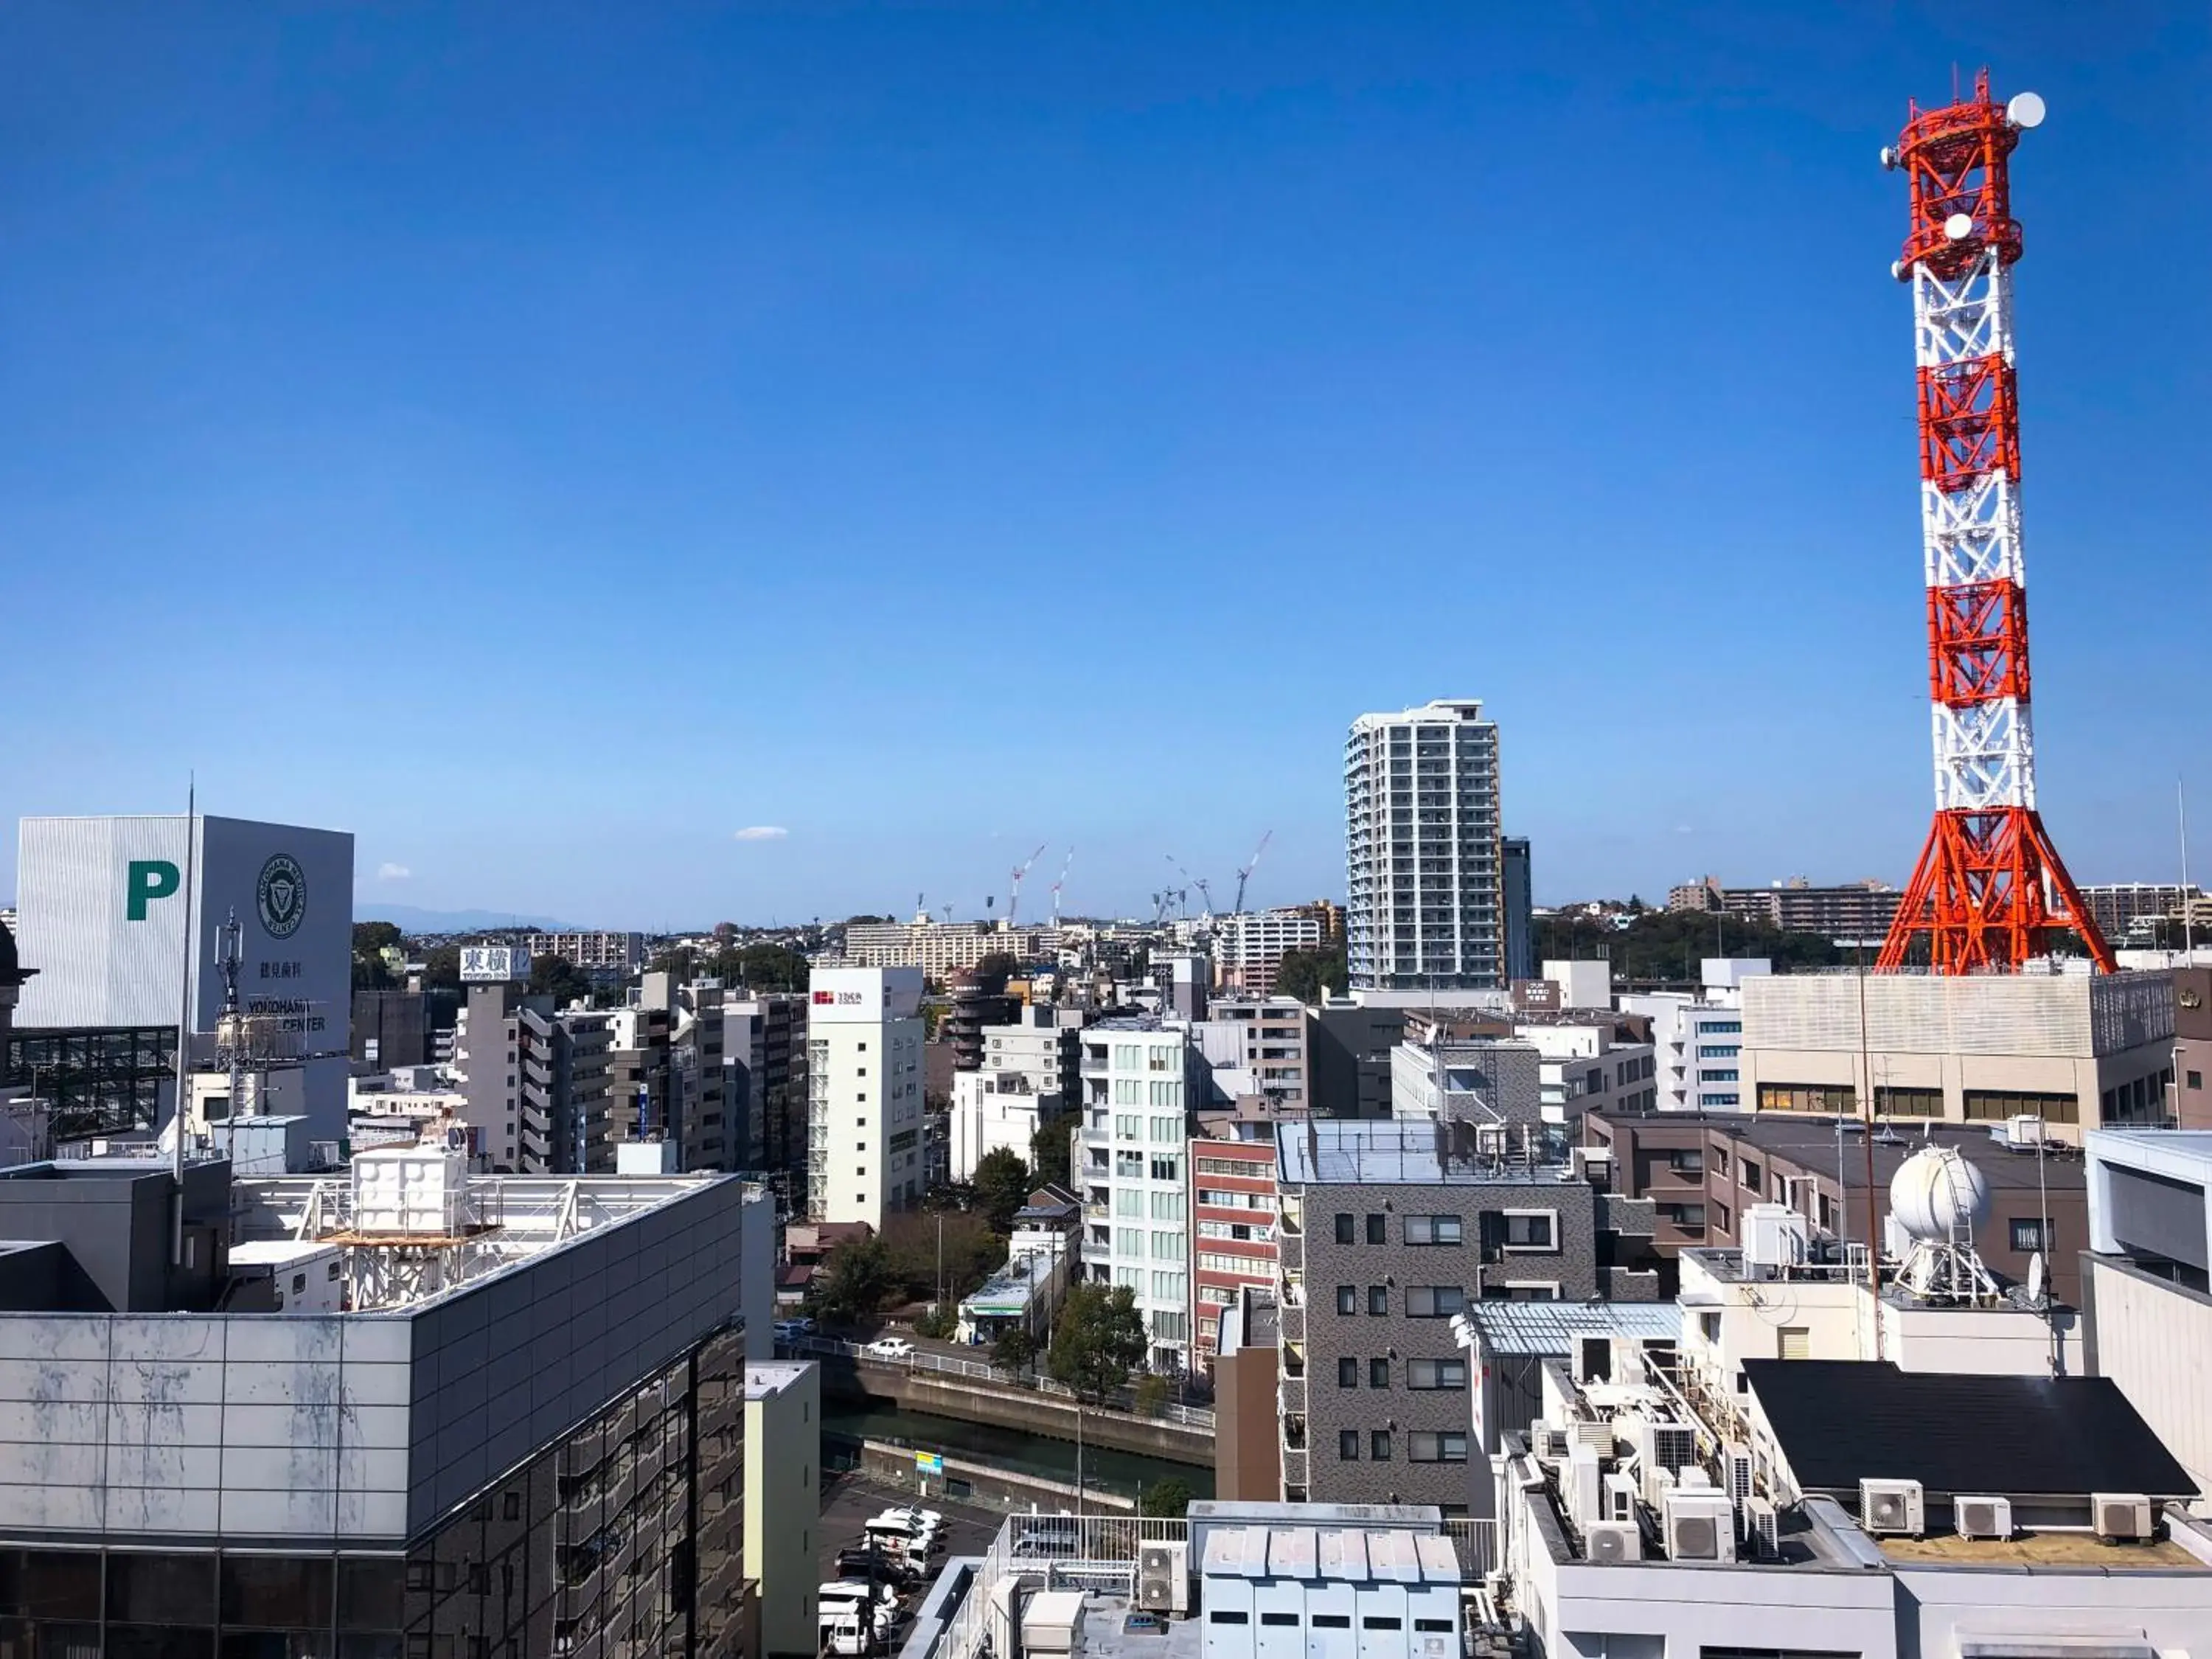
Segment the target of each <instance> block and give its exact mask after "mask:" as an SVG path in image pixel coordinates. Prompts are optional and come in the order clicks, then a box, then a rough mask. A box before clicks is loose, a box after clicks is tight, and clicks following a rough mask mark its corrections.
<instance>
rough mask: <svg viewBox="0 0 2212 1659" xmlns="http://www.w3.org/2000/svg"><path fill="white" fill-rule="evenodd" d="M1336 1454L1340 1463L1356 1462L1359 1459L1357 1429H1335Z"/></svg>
mask: <svg viewBox="0 0 2212 1659" xmlns="http://www.w3.org/2000/svg"><path fill="white" fill-rule="evenodd" d="M1336 1456H1337V1461H1338V1462H1340V1463H1357V1462H1358V1461H1359V1431H1358V1430H1357V1429H1339V1430H1338V1431H1337V1433H1336Z"/></svg>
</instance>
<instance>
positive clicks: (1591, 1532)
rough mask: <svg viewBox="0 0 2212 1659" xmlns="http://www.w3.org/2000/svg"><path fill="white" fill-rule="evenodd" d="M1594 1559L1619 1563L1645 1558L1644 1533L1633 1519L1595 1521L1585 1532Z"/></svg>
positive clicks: (1591, 1556) (1590, 1553) (1585, 1539)
mask: <svg viewBox="0 0 2212 1659" xmlns="http://www.w3.org/2000/svg"><path fill="white" fill-rule="evenodd" d="M1583 1539H1584V1542H1585V1543H1586V1544H1587V1546H1588V1548H1587V1550H1586V1551H1585V1553H1587V1554H1588V1555H1589V1559H1591V1560H1593V1561H1602V1562H1607V1563H1617V1562H1623V1561H1641V1560H1642V1559H1644V1533H1643V1529H1642V1528H1639V1527H1638V1525H1637V1524H1636V1522H1633V1521H1593V1522H1590V1524H1589V1528H1588V1530H1587V1531H1586V1532H1585V1534H1583Z"/></svg>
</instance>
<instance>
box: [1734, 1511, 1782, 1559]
mask: <svg viewBox="0 0 2212 1659" xmlns="http://www.w3.org/2000/svg"><path fill="white" fill-rule="evenodd" d="M1743 1533H1744V1537H1745V1538H1746V1539H1747V1541H1749V1542H1750V1545H1751V1550H1752V1553H1753V1554H1754V1555H1756V1556H1757V1557H1758V1558H1759V1559H1760V1560H1762V1561H1771V1560H1773V1559H1775V1558H1776V1557H1777V1556H1778V1555H1780V1554H1781V1553H1782V1516H1781V1515H1780V1514H1779V1513H1778V1511H1777V1510H1776V1509H1775V1507H1774V1501H1773V1500H1772V1499H1771V1498H1746V1499H1745V1500H1744V1504H1743Z"/></svg>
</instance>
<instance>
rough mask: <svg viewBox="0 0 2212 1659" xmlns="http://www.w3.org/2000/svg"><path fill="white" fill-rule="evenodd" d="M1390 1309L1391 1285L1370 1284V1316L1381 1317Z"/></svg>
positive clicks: (1368, 1293) (1368, 1300) (1368, 1290)
mask: <svg viewBox="0 0 2212 1659" xmlns="http://www.w3.org/2000/svg"><path fill="white" fill-rule="evenodd" d="M1389 1311H1390V1287H1389V1285H1369V1286H1368V1287H1367V1313H1368V1316H1369V1317H1370V1318H1373V1319H1381V1318H1383V1317H1384V1316H1387V1315H1388V1314H1389Z"/></svg>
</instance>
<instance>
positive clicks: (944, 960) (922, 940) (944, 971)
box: [845, 921, 1060, 980]
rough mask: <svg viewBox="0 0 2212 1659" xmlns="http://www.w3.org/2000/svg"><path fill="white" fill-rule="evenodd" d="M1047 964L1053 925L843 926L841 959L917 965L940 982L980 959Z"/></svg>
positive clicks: (1055, 948) (1055, 939)
mask: <svg viewBox="0 0 2212 1659" xmlns="http://www.w3.org/2000/svg"><path fill="white" fill-rule="evenodd" d="M1001 952H1003V953H1004V954H1006V955H1007V956H1010V957H1013V959H1014V960H1015V961H1016V962H1023V963H1028V962H1051V961H1054V960H1056V959H1057V958H1058V957H1059V955H1060V929H1059V928H1057V927H1000V925H999V924H998V923H997V922H995V921H863V922H854V923H852V924H850V925H849V926H848V927H846V929H845V960H846V962H847V963H849V964H850V965H851V966H853V967H855V968H919V969H921V971H922V972H923V974H925V975H927V976H928V977H929V978H931V979H936V980H941V979H943V978H944V977H945V975H948V974H952V973H957V972H958V971H959V970H960V969H963V968H973V967H974V966H975V964H976V963H979V962H981V961H982V960H983V958H984V957H987V956H995V955H998V954H1000V953H1001Z"/></svg>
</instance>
